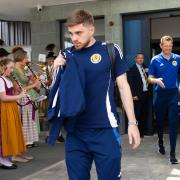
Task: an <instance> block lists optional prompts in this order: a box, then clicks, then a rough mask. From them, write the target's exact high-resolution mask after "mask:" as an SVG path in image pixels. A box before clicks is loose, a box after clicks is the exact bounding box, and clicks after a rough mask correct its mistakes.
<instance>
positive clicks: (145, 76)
mask: <svg viewBox="0 0 180 180" xmlns="http://www.w3.org/2000/svg"><path fill="white" fill-rule="evenodd" d="M141 71H142V72H143V75H144V78H145V80H146V87H148V80H147V75H146V73H145V70H144V68H143V66H142V65H141Z"/></svg>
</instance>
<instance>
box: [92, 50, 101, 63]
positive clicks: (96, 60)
mask: <svg viewBox="0 0 180 180" xmlns="http://www.w3.org/2000/svg"><path fill="white" fill-rule="evenodd" d="M101 59H102V57H101V55H100V54H98V53H97V54H93V55H92V56H91V62H92V63H94V64H97V63H99V62H100V61H101Z"/></svg>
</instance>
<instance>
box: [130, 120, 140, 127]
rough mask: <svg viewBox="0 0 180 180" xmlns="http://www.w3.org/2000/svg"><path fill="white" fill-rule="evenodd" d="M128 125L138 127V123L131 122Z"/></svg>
mask: <svg viewBox="0 0 180 180" xmlns="http://www.w3.org/2000/svg"><path fill="white" fill-rule="evenodd" d="M128 125H135V126H138V121H129V122H128Z"/></svg>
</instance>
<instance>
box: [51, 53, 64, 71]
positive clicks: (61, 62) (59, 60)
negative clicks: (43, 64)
mask: <svg viewBox="0 0 180 180" xmlns="http://www.w3.org/2000/svg"><path fill="white" fill-rule="evenodd" d="M65 64H66V60H65V59H64V57H63V56H62V55H59V56H57V58H56V59H55V60H54V65H53V67H54V69H57V68H58V67H59V66H64V65H65Z"/></svg>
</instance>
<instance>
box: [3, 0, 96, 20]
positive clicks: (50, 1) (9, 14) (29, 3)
mask: <svg viewBox="0 0 180 180" xmlns="http://www.w3.org/2000/svg"><path fill="white" fill-rule="evenodd" d="M85 1H95V0H0V19H9V20H28V19H29V16H30V14H29V13H30V8H33V7H37V4H41V5H43V6H53V5H60V4H69V3H77V2H85Z"/></svg>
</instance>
